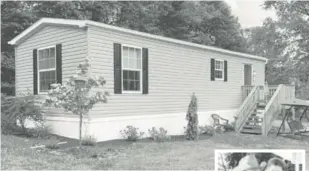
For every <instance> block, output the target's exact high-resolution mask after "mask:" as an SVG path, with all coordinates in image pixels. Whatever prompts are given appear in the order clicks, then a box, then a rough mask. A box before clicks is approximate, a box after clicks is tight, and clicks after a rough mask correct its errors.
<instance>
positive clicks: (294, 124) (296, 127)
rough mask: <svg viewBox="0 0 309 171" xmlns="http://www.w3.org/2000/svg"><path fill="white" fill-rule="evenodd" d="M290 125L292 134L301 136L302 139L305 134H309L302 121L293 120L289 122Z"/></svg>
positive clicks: (308, 129)
mask: <svg viewBox="0 0 309 171" xmlns="http://www.w3.org/2000/svg"><path fill="white" fill-rule="evenodd" d="M288 125H289V127H290V129H291V132H292V133H293V134H294V135H300V136H301V139H302V138H303V137H302V136H303V134H304V133H307V132H309V128H307V127H304V126H303V125H302V123H301V122H300V121H296V120H292V121H290V122H288Z"/></svg>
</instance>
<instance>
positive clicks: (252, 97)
mask: <svg viewBox="0 0 309 171" xmlns="http://www.w3.org/2000/svg"><path fill="white" fill-rule="evenodd" d="M258 93H259V86H254V87H253V88H252V90H251V92H250V93H249V95H248V96H247V97H246V99H245V101H244V102H243V103H242V105H241V106H240V107H239V109H238V111H237V119H236V124H235V131H236V132H239V131H240V129H241V127H242V126H243V125H244V124H245V122H246V120H247V119H248V117H249V116H250V114H251V112H252V110H253V109H254V107H255V106H256V103H257V101H258V97H259V94H258Z"/></svg>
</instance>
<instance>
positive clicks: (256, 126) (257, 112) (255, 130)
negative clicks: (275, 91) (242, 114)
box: [240, 100, 266, 134]
mask: <svg viewBox="0 0 309 171" xmlns="http://www.w3.org/2000/svg"><path fill="white" fill-rule="evenodd" d="M265 107H266V101H265V100H260V101H258V102H257V103H256V107H255V108H254V109H253V111H252V113H251V115H249V117H248V119H247V120H246V122H245V124H244V125H243V126H242V128H241V130H240V133H243V134H262V124H263V112H264V109H265Z"/></svg>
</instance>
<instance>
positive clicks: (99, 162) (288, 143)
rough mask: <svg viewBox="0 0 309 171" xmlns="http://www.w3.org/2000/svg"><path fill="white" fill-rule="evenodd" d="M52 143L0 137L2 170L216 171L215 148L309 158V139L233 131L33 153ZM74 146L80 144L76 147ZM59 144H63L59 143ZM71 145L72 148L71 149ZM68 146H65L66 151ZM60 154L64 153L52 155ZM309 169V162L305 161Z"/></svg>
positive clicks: (71, 143) (118, 141)
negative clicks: (294, 152)
mask: <svg viewBox="0 0 309 171" xmlns="http://www.w3.org/2000/svg"><path fill="white" fill-rule="evenodd" d="M48 141H49V140H38V139H29V138H24V137H16V136H9V135H2V142H1V148H2V152H1V169H3V170H5V169H9V170H15V169H16V170H19V169H23V170H41V169H44V170H49V169H52V170H56V169H65V170H75V169H77V170H83V169H87V170H95V169H99V170H102V169H116V170H119V169H135V170H138V169H143V170H145V169H150V170H155V169H165V170H173V169H176V170H187V169H194V170H197V169H203V170H213V169H214V150H215V149H231V148H232V149H244V148H247V149H248V148H253V149H305V150H306V157H307V158H309V140H308V139H304V140H303V141H299V140H293V139H289V138H283V137H277V138H275V137H274V136H268V137H262V136H258V135H245V134H235V133H225V134H217V135H215V136H213V137H201V139H200V140H198V141H186V140H184V139H183V137H176V138H175V137H173V139H172V140H171V141H170V142H164V143H156V142H152V141H149V140H141V141H137V142H127V141H123V140H114V141H109V142H103V143H98V144H97V145H96V146H91V147H89V146H87V147H83V148H82V150H81V151H82V152H80V151H79V150H77V149H76V148H74V147H72V146H74V145H76V144H77V142H76V141H75V140H69V144H67V145H66V147H65V145H64V146H62V148H60V149H58V150H48V149H45V150H42V151H38V150H35V149H30V147H31V146H33V145H34V144H37V143H41V144H42V143H48ZM74 143H76V144H74ZM60 146H61V145H60ZM70 146H71V147H70ZM64 147H65V148H64ZM51 151H57V152H59V153H61V154H58V155H57V154H52V153H50V152H51ZM306 162H307V163H306V165H307V170H308V166H309V161H308V160H307V161H306Z"/></svg>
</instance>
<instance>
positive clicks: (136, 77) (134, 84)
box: [123, 70, 140, 91]
mask: <svg viewBox="0 0 309 171" xmlns="http://www.w3.org/2000/svg"><path fill="white" fill-rule="evenodd" d="M123 90H128V91H139V90H140V71H129V70H124V71H123Z"/></svg>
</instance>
